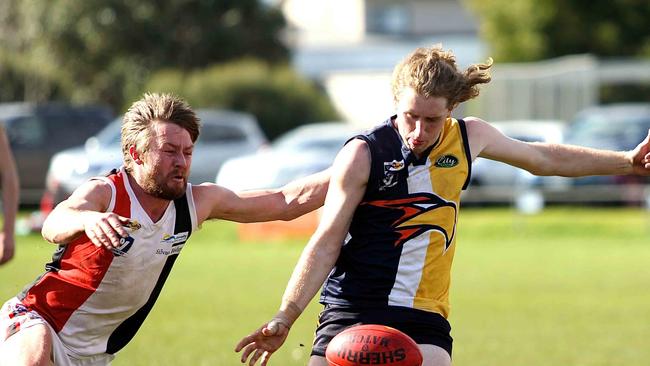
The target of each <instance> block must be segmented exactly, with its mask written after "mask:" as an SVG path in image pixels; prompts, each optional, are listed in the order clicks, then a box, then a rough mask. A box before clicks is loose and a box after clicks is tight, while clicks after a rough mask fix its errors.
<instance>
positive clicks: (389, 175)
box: [379, 159, 405, 191]
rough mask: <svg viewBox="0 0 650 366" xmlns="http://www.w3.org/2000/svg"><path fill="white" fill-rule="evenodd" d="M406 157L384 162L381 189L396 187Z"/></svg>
mask: <svg viewBox="0 0 650 366" xmlns="http://www.w3.org/2000/svg"><path fill="white" fill-rule="evenodd" d="M404 167H405V164H404V159H402V160H400V161H397V160H393V161H385V162H384V178H383V179H382V180H381V184H380V185H379V190H380V191H383V190H386V188H390V187H394V186H395V185H396V184H397V183H398V179H397V178H398V174H399V172H400V171H401V170H402V169H404Z"/></svg>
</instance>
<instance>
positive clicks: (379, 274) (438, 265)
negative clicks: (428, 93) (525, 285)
mask: <svg viewBox="0 0 650 366" xmlns="http://www.w3.org/2000/svg"><path fill="white" fill-rule="evenodd" d="M394 118H395V116H393V117H392V118H391V119H389V120H387V121H386V122H385V123H383V124H382V125H380V126H378V127H376V128H375V129H373V130H371V131H370V132H369V133H367V134H364V135H359V136H355V137H354V138H359V139H362V140H364V141H366V143H367V144H368V147H369V150H370V155H371V168H370V176H369V179H368V185H367V187H366V192H365V195H364V197H363V199H362V202H361V203H360V204H359V206H358V207H357V209H356V211H355V213H354V216H353V218H352V222H351V225H350V229H349V233H348V235H347V238H346V239H345V242H344V243H343V247H342V249H341V253H340V255H339V258H338V260H337V262H336V264H335V266H334V268H333V269H332V271H331V273H330V275H329V276H328V278H327V280H326V281H325V284H324V286H323V291H322V293H321V298H320V301H321V303H323V304H332V305H344V306H362V307H376V306H386V305H389V306H404V307H410V308H415V309H420V310H425V311H429V312H435V313H439V314H441V315H442V316H444V317H445V318H446V317H447V316H448V314H449V283H450V272H451V264H452V260H453V256H454V251H455V245H454V243H455V240H456V223H457V218H458V208H459V203H460V193H461V191H462V190H463V189H465V188H466V187H467V185H468V183H469V178H470V172H471V156H470V153H469V145H468V143H467V132H466V129H465V123H464V121H463V120H456V119H451V118H449V119H447V120H446V122H445V124H444V127H443V129H442V131H441V134H440V137H439V138H438V141H437V142H436V143H435V144H434V145H433V146H431V147H430V148H429V149H428V150H427V151H425V152H424V153H423V155H422V157H421V158H420V159H418V158H417V157H416V156H415V155H414V154H413V153H412V152H411V150H410V149H409V148H408V147H407V146H406V145H405V144H404V143H403V142H402V138H401V137H400V135H399V133H398V131H397V129H396V128H395V127H394V126H393V120H394Z"/></svg>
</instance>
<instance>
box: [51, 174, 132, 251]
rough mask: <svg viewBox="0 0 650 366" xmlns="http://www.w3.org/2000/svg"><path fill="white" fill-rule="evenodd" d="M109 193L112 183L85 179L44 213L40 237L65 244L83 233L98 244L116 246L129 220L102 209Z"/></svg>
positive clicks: (109, 198) (106, 207) (107, 200)
mask: <svg viewBox="0 0 650 366" xmlns="http://www.w3.org/2000/svg"><path fill="white" fill-rule="evenodd" d="M111 195H112V193H111V187H110V186H109V184H108V183H106V182H104V181H101V180H91V181H88V182H86V183H84V184H83V185H81V186H80V187H79V188H77V189H76V190H75V191H74V192H73V193H72V195H71V196H70V197H69V198H68V199H67V200H65V201H63V202H61V203H60V204H58V205H57V206H56V207H55V208H54V210H53V211H52V212H51V213H50V214H49V215H48V216H47V219H45V222H44V223H43V229H42V230H41V234H42V235H43V238H44V239H45V240H47V241H49V242H52V243H55V244H67V243H69V242H71V241H73V240H75V239H77V238H78V237H80V236H81V235H82V234H84V233H85V234H86V235H87V236H88V238H89V239H90V240H91V241H92V242H93V244H95V245H97V246H104V247H106V248H108V249H112V248H115V247H118V246H119V245H120V237H127V236H128V233H127V232H126V230H125V229H124V226H125V225H128V224H129V223H130V220H129V219H128V218H125V217H122V216H119V215H117V214H115V213H112V212H105V211H106V210H107V209H108V205H109V203H110V200H111Z"/></svg>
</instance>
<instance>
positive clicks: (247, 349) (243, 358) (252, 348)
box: [241, 342, 257, 363]
mask: <svg viewBox="0 0 650 366" xmlns="http://www.w3.org/2000/svg"><path fill="white" fill-rule="evenodd" d="M256 349H257V345H256V344H255V343H254V342H253V343H251V344H249V345H248V346H246V347H245V348H244V352H242V354H241V363H246V360H247V359H248V355H250V354H251V353H252V352H253V351H255V350H256Z"/></svg>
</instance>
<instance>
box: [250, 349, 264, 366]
mask: <svg viewBox="0 0 650 366" xmlns="http://www.w3.org/2000/svg"><path fill="white" fill-rule="evenodd" d="M263 353H264V351H262V350H261V349H257V350H255V353H253V357H251V359H250V361H249V362H248V366H254V365H255V363H256V362H257V360H259V359H260V357H262V354H263Z"/></svg>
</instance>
